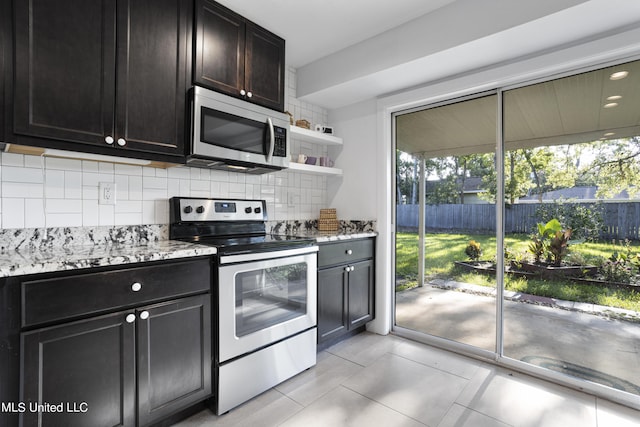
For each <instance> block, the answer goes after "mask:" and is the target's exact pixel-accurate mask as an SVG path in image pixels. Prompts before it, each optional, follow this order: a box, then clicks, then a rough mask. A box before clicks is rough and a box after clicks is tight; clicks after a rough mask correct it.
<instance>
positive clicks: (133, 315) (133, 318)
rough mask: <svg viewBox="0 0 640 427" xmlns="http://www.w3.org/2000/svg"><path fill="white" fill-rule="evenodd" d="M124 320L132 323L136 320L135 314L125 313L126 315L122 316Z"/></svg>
mask: <svg viewBox="0 0 640 427" xmlns="http://www.w3.org/2000/svg"><path fill="white" fill-rule="evenodd" d="M124 320H126V321H127V323H133V322H135V321H136V315H135V314H133V313H129V314H127V317H125V318H124Z"/></svg>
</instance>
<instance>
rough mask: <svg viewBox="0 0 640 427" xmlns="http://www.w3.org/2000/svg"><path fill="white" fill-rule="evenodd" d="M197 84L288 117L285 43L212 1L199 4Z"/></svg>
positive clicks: (195, 77)
mask: <svg viewBox="0 0 640 427" xmlns="http://www.w3.org/2000/svg"><path fill="white" fill-rule="evenodd" d="M195 34H196V35H195V38H196V40H195V58H194V76H193V80H194V83H195V84H198V85H200V86H204V87H207V88H209V89H213V90H215V91H218V92H222V93H225V94H227V95H231V96H234V97H237V98H242V99H245V100H247V101H249V102H253V103H256V104H260V105H262V106H265V107H268V108H272V109H274V110H278V111H284V72H285V42H284V40H283V39H282V38H280V37H278V36H276V35H275V34H273V33H271V32H269V31H267V30H265V29H264V28H262V27H260V26H258V25H256V24H254V23H252V22H251V21H248V20H246V19H244V18H243V17H242V16H240V15H238V14H236V13H235V12H233V11H231V10H229V9H227V8H226V7H224V6H222V5H220V4H218V3H216V2H214V1H211V0H196V33H195Z"/></svg>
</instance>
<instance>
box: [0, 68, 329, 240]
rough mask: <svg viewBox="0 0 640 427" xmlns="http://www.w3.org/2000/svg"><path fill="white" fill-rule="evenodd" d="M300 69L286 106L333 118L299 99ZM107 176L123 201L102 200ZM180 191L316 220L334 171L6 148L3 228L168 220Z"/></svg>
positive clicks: (297, 113)
mask: <svg viewBox="0 0 640 427" xmlns="http://www.w3.org/2000/svg"><path fill="white" fill-rule="evenodd" d="M295 74H296V71H295V70H294V69H289V70H288V73H287V76H286V100H287V103H286V109H287V110H288V111H290V112H291V113H292V114H293V115H294V117H295V118H296V119H300V118H305V119H307V120H309V121H310V122H312V123H314V124H315V123H324V124H326V123H327V122H328V113H327V111H326V110H325V109H322V108H320V107H317V106H314V105H311V104H309V103H306V102H301V101H299V100H298V99H296V75H295ZM291 152H292V153H294V154H298V153H300V152H303V153H305V154H316V155H322V154H326V148H325V147H316V146H313V145H311V144H308V143H304V142H299V141H296V140H293V141H292V149H291ZM100 182H112V183H115V184H116V190H117V192H116V205H115V206H109V205H100V204H98V185H99V183H100ZM172 196H192V197H237V198H259V199H265V200H266V201H267V212H268V214H269V219H270V220H287V219H314V218H317V217H318V214H319V209H320V208H324V207H327V178H326V177H324V176H321V175H310V174H305V173H295V172H289V171H284V172H276V173H269V174H265V175H259V176H254V175H245V174H241V173H230V172H220V171H210V170H207V169H198V168H188V167H176V168H169V169H156V168H151V167H142V166H129V165H120V164H113V163H105V162H95V161H85V160H75V159H59V158H51V157H49V158H42V157H39V156H29V155H22V154H12V153H1V154H0V202H1V203H0V226H1V227H2V228H36V227H67V226H69V227H79V226H113V225H135V224H167V223H168V222H169V213H168V202H167V200H168V198H170V197H172ZM290 201H294V202H295V203H294V204H290V203H289V202H290Z"/></svg>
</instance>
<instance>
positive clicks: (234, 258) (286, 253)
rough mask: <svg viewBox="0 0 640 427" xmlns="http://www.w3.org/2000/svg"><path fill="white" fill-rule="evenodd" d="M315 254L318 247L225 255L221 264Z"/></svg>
mask: <svg viewBox="0 0 640 427" xmlns="http://www.w3.org/2000/svg"><path fill="white" fill-rule="evenodd" d="M314 252H318V247H317V246H307V247H305V248H298V249H285V250H282V251H273V252H258V253H250V254H240V255H223V256H221V257H220V260H219V262H220V264H233V263H236V262H250V261H261V260H265V259H270V258H282V257H291V256H296V255H305V254H311V253H314Z"/></svg>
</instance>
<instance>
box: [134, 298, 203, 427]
mask: <svg viewBox="0 0 640 427" xmlns="http://www.w3.org/2000/svg"><path fill="white" fill-rule="evenodd" d="M147 310H148V313H149V317H148V318H147V319H146V320H142V321H137V336H138V339H137V346H138V352H137V355H138V359H137V360H138V364H137V372H138V421H139V425H141V426H144V425H149V424H150V423H153V422H156V421H158V420H161V419H163V418H166V417H167V416H168V415H171V414H172V413H174V412H176V411H177V410H180V409H183V408H186V407H188V406H190V405H192V404H194V403H197V402H200V401H202V400H203V399H205V398H207V397H208V396H209V395H210V394H211V301H210V295H208V294H207V295H199V296H196V297H191V298H183V299H181V300H177V301H173V302H168V303H164V304H160V305H157V306H154V307H150V308H148V309H147Z"/></svg>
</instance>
